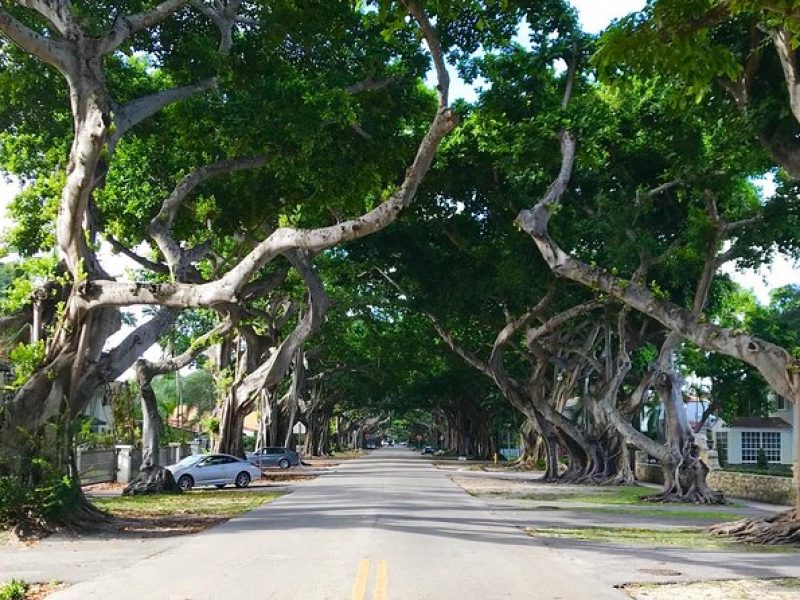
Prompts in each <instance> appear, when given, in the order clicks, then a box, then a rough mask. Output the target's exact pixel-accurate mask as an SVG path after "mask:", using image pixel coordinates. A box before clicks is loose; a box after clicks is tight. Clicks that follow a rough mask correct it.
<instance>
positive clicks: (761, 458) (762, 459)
mask: <svg viewBox="0 0 800 600" xmlns="http://www.w3.org/2000/svg"><path fill="white" fill-rule="evenodd" d="M756 467H758V468H759V469H769V459H768V458H767V453H766V452H765V451H764V449H763V448H759V449H758V454H756Z"/></svg>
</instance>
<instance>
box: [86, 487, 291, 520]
mask: <svg viewBox="0 0 800 600" xmlns="http://www.w3.org/2000/svg"><path fill="white" fill-rule="evenodd" d="M281 495H282V494H280V493H277V492H235V491H233V490H230V491H225V490H219V491H197V492H186V493H183V494H174V495H173V494H159V495H144V496H116V497H114V498H92V502H93V503H94V505H95V506H97V507H98V508H101V509H103V510H105V511H108V512H110V513H111V514H113V515H118V516H125V517H136V516H138V515H141V516H149V517H153V516H174V515H197V516H218V517H227V518H231V517H235V516H236V515H238V514H241V513H243V512H246V511H248V510H252V509H254V508H256V507H257V506H261V505H262V504H264V503H265V502H272V501H273V500H275V499H276V498H278V497H279V496H281Z"/></svg>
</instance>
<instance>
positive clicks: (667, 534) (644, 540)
mask: <svg viewBox="0 0 800 600" xmlns="http://www.w3.org/2000/svg"><path fill="white" fill-rule="evenodd" d="M525 532H526V533H527V534H528V535H530V536H531V537H537V538H561V539H571V540H577V541H582V542H599V543H607V544H614V545H622V546H650V547H652V546H675V547H680V548H691V549H693V550H733V551H751V552H776V553H781V552H796V550H794V549H792V548H787V547H785V546H760V545H753V544H742V543H738V542H731V541H727V540H725V539H722V538H719V537H715V536H713V535H711V534H709V533H708V532H706V531H705V530H704V529H703V528H702V527H682V528H679V529H648V528H641V527H578V528H570V527H538V528H528V529H526V530H525Z"/></svg>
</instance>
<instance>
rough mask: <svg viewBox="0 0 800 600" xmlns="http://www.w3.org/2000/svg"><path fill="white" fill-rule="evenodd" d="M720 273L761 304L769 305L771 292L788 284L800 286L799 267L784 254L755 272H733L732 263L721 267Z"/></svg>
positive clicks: (752, 270)
mask: <svg viewBox="0 0 800 600" xmlns="http://www.w3.org/2000/svg"><path fill="white" fill-rule="evenodd" d="M722 272H723V273H727V274H728V275H730V276H731V279H733V280H734V281H735V282H736V283H738V284H739V285H741V286H742V287H744V288H747V289H749V290H750V291H751V292H753V293H754V294H755V295H756V297H757V298H758V301H759V302H761V303H762V304H768V303H769V294H770V292H771V291H772V290H775V289H777V288H780V287H783V286H785V285H789V284H800V265H798V263H797V262H795V261H793V260H792V259H791V258H789V257H788V256H786V255H784V254H777V255H776V256H775V258H774V259H773V261H772V264H771V265H769V266H765V267H762V268H760V269H757V270H754V269H747V270H745V271H741V272H740V271H735V270H734V268H733V263H728V264H726V265H724V266H723V267H722Z"/></svg>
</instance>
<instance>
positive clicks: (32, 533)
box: [11, 488, 113, 542]
mask: <svg viewBox="0 0 800 600" xmlns="http://www.w3.org/2000/svg"><path fill="white" fill-rule="evenodd" d="M111 521H113V517H112V516H111V515H109V514H108V513H106V512H104V511H102V510H100V509H99V508H97V507H96V506H95V505H94V504H92V503H91V502H89V500H87V498H86V496H85V495H84V494H83V491H82V490H81V489H80V488H78V489H77V490H76V491H75V496H74V498H72V499H70V500H68V501H67V502H65V508H63V509H62V510H60V511H58V514H56V515H54V516H52V517H45V518H43V517H38V518H31V519H26V520H24V521H20V522H19V523H17V524H16V525H15V526H14V528H13V529H12V530H11V534H12V535H13V536H14V538H15V539H16V540H18V541H23V542H25V541H31V540H38V539H41V538H43V537H47V536H48V535H50V534H51V533H57V532H59V531H62V532H63V531H71V532H76V531H97V530H102V529H104V528H105V527H106V526H107V525H108V523H110V522H111Z"/></svg>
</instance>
